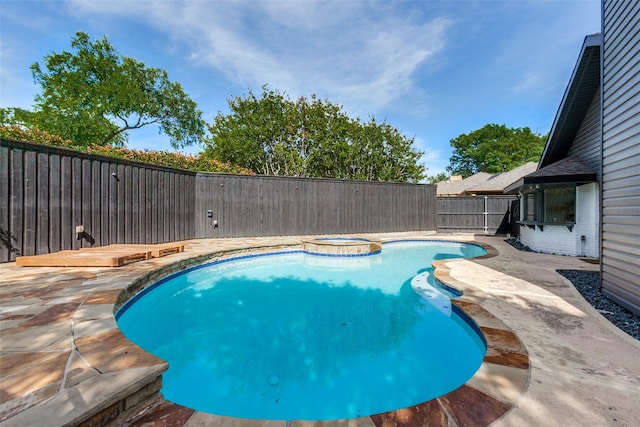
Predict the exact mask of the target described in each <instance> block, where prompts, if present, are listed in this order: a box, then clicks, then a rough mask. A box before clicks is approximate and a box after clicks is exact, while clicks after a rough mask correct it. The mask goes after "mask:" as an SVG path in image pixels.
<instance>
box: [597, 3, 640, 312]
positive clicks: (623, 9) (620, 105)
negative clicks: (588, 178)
mask: <svg viewBox="0 0 640 427" xmlns="http://www.w3.org/2000/svg"><path fill="white" fill-rule="evenodd" d="M603 40H604V46H603V80H602V85H603V100H602V108H603V121H602V128H603V144H602V146H603V149H602V252H601V253H602V264H601V268H602V275H601V277H602V287H603V292H604V293H605V294H606V295H607V296H609V297H610V298H612V299H614V300H616V301H618V302H619V303H621V304H623V305H625V306H626V307H628V308H630V309H631V310H632V311H634V312H636V313H639V314H640V262H639V260H640V54H639V53H638V52H640V2H637V1H626V0H624V1H622V0H620V1H614V0H604V16H603Z"/></svg>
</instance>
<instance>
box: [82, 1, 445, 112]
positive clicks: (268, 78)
mask: <svg viewBox="0 0 640 427" xmlns="http://www.w3.org/2000/svg"><path fill="white" fill-rule="evenodd" d="M71 3H72V4H73V8H74V9H75V13H88V14H121V15H123V16H124V15H126V16H127V17H129V19H131V17H132V16H135V17H136V19H139V20H144V21H145V23H146V25H149V26H153V27H154V28H155V29H156V30H161V31H166V33H167V34H169V36H170V37H171V38H172V39H174V40H176V41H178V42H180V43H181V44H183V45H184V46H187V47H188V49H189V53H188V54H185V58H188V60H190V61H194V62H195V63H198V64H200V65H206V66H210V67H213V68H215V69H217V70H218V71H220V72H221V73H222V74H223V75H224V76H225V77H226V78H228V79H229V80H231V81H232V82H234V83H235V84H238V85H240V86H243V87H251V88H259V87H260V86H262V85H263V84H269V85H270V87H272V88H274V89H280V90H283V91H285V92H286V93H288V94H289V95H291V96H292V97H297V96H301V95H310V94H311V93H315V94H317V95H318V96H320V97H322V98H325V97H326V98H330V99H331V100H332V101H333V102H337V103H339V104H342V105H344V106H345V108H347V109H348V110H355V112H357V113H361V112H366V113H369V112H373V111H376V110H380V109H383V108H385V107H386V106H388V105H390V104H391V103H392V102H393V101H394V100H397V99H400V98H402V97H403V96H407V95H409V94H411V93H412V92H414V93H416V92H418V90H417V88H416V85H415V83H414V81H413V77H414V73H415V72H416V70H418V69H419V68H420V67H424V66H425V64H426V63H427V62H428V61H430V60H433V59H434V57H435V56H436V55H437V54H438V53H440V52H442V51H443V48H444V45H445V42H444V40H445V35H446V31H447V29H448V28H449V26H450V21H448V20H447V19H444V18H438V17H433V18H425V17H424V16H419V17H417V16H414V12H415V11H414V10H412V9H411V8H412V7H414V6H412V5H411V3H399V4H393V3H378V2H326V1H304V2H299V1H267V2H253V1H251V2H244V1H241V2H231V1H223V2H205V1H198V2H172V1H162V2H153V3H151V2H135V3H131V2H127V3H126V5H127V6H126V7H124V4H123V3H119V2H104V3H103V2H95V1H92V2H86V1H80V0H73V1H72V2H71Z"/></svg>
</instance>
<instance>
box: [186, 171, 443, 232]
mask: <svg viewBox="0 0 640 427" xmlns="http://www.w3.org/2000/svg"><path fill="white" fill-rule="evenodd" d="M435 198H436V197H435V186H433V185H420V184H393V183H381V182H369V181H339V180H330V179H308V178H281V177H264V176H237V175H218V174H198V179H197V181H196V229H197V230H198V232H199V237H205V238H210V237H239V236H274V235H299V234H323V233H327V234H328V233H340V234H344V233H366V232H390V231H418V230H435V226H436V224H435ZM209 212H210V214H209ZM208 215H211V216H208ZM214 221H217V224H218V227H217V228H214Z"/></svg>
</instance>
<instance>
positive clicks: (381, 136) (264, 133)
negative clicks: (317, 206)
mask: <svg viewBox="0 0 640 427" xmlns="http://www.w3.org/2000/svg"><path fill="white" fill-rule="evenodd" d="M228 104H229V109H230V113H229V114H223V113H218V115H217V116H216V117H215V118H214V121H213V123H212V124H210V125H209V126H208V127H209V132H210V137H208V138H206V139H205V140H204V145H205V147H206V148H205V154H206V155H208V156H210V157H212V158H214V159H217V160H220V161H223V162H230V163H234V164H238V165H240V166H243V167H246V168H249V169H251V170H253V171H254V172H256V173H259V174H264V175H286V176H303V177H328V178H339V179H358V180H370V181H395V182H417V181H419V180H420V179H422V178H423V177H424V171H425V168H424V166H422V165H420V164H418V161H419V159H420V156H421V155H422V153H421V152H419V151H416V150H414V149H413V147H412V145H413V142H414V141H413V139H410V138H407V137H405V136H404V135H403V134H402V133H401V132H400V131H398V130H397V129H395V128H394V127H392V126H390V125H388V124H386V123H383V124H378V123H376V122H375V120H373V119H372V120H370V121H369V122H367V123H362V122H361V121H360V120H359V119H352V118H350V117H348V116H347V115H346V113H345V112H344V111H343V110H342V107H340V106H337V105H335V104H332V103H330V102H329V101H326V100H320V99H318V98H316V96H315V95H312V96H311V97H310V98H305V97H301V98H299V99H297V100H295V101H293V100H291V99H290V98H288V97H286V96H285V95H284V94H282V93H280V92H278V91H274V90H271V89H269V88H268V87H266V86H263V88H262V94H261V95H260V96H259V97H258V96H256V95H255V94H254V93H253V92H251V91H249V94H248V95H247V96H246V97H244V98H242V97H235V98H232V99H229V100H228Z"/></svg>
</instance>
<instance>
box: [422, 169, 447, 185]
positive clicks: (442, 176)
mask: <svg viewBox="0 0 640 427" xmlns="http://www.w3.org/2000/svg"><path fill="white" fill-rule="evenodd" d="M448 179H449V175H448V174H446V173H445V172H440V173H439V174H437V175H433V176H431V175H430V176H428V177H427V182H428V183H429V184H437V183H438V182H441V181H446V180H448Z"/></svg>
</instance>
